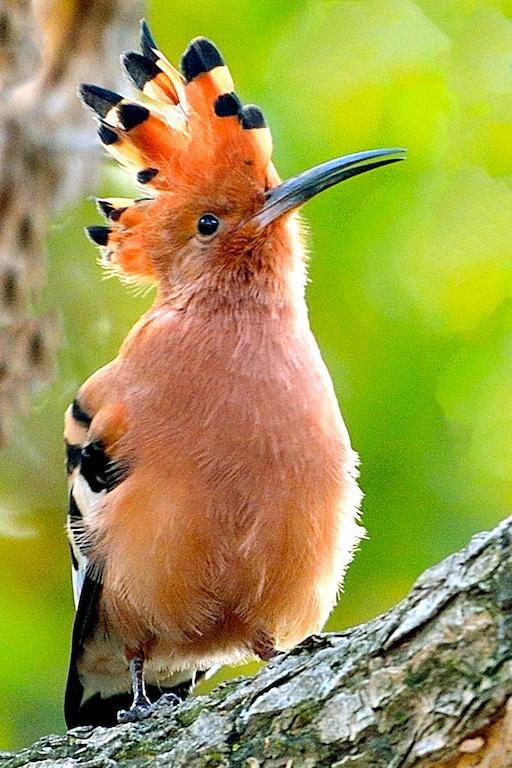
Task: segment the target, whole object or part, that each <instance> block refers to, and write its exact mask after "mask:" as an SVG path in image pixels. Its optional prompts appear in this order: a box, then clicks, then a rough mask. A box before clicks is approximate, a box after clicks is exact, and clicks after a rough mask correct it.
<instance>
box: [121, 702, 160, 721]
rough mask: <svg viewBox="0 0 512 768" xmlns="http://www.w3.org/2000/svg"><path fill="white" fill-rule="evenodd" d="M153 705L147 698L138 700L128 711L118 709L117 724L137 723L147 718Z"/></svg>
mask: <svg viewBox="0 0 512 768" xmlns="http://www.w3.org/2000/svg"><path fill="white" fill-rule="evenodd" d="M154 706H155V705H154V704H152V703H151V702H150V700H149V699H148V698H140V699H137V700H136V701H134V702H133V704H132V705H131V707H130V709H120V710H119V712H118V713H117V722H118V723H138V722H139V720H144V719H145V718H146V717H149V716H150V715H151V714H152V712H153V709H154Z"/></svg>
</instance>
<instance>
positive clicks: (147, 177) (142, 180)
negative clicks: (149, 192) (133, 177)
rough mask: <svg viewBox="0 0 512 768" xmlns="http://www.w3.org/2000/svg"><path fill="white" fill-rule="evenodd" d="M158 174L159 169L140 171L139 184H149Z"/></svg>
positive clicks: (138, 175)
mask: <svg viewBox="0 0 512 768" xmlns="http://www.w3.org/2000/svg"><path fill="white" fill-rule="evenodd" d="M157 173H158V168H144V170H143V171H139V172H138V174H137V181H138V182H139V184H149V182H150V181H152V180H153V179H154V178H155V176H156V175H157Z"/></svg>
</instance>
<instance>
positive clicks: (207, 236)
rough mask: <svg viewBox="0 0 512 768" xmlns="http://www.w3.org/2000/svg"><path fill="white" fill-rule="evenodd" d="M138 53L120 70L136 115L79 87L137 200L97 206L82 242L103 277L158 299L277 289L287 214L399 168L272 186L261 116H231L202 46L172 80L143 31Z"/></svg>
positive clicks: (368, 163)
mask: <svg viewBox="0 0 512 768" xmlns="http://www.w3.org/2000/svg"><path fill="white" fill-rule="evenodd" d="M141 48H142V54H140V53H136V52H129V53H126V54H124V56H123V59H122V60H123V64H124V67H125V69H126V71H127V73H128V75H129V77H130V78H131V80H132V81H133V82H134V83H135V85H136V86H137V87H138V88H139V89H140V90H141V91H142V93H143V95H144V96H146V97H147V100H146V102H145V103H144V105H142V104H139V103H136V102H133V101H130V100H128V99H125V98H123V97H121V96H120V95H118V94H117V93H114V92H113V91H107V90H106V89H103V88H99V87H97V86H92V85H82V86H81V88H80V94H81V97H82V99H83V100H84V101H85V103H86V104H87V105H88V106H90V107H91V108H92V109H94V111H95V112H96V115H97V117H98V118H99V121H100V127H99V136H100V139H101V141H102V143H103V145H104V147H105V148H106V149H107V150H108V151H109V152H110V153H111V154H112V155H113V156H114V157H115V158H116V159H117V160H119V161H120V162H121V163H122V164H123V165H124V166H126V167H127V168H128V169H131V170H133V171H134V173H135V175H136V179H137V182H138V183H139V184H140V185H142V186H143V187H144V189H145V196H144V197H141V198H139V199H137V200H130V199H125V198H110V199H103V200H99V201H98V206H99V208H100V210H101V212H102V213H103V214H104V215H105V216H106V218H107V220H108V226H102V227H100V226H92V227H88V229H87V231H88V234H89V236H90V237H91V239H92V240H93V241H94V242H95V243H96V244H97V245H100V246H101V248H102V255H103V261H104V263H106V264H107V265H108V266H109V267H110V268H111V269H112V270H114V271H116V272H118V273H120V274H121V275H122V276H124V277H125V278H128V279H134V280H137V281H146V282H157V283H158V285H159V289H160V292H161V294H162V295H164V296H170V297H173V296H174V297H176V296H181V297H183V296H185V297H189V296H191V295H197V294H198V293H199V294H200V293H204V292H212V291H217V293H219V292H220V293H221V294H222V293H223V292H224V293H225V294H226V295H227V294H228V293H229V292H233V291H235V292H236V291H237V289H238V290H242V288H243V287H245V288H247V287H249V289H250V288H251V286H252V288H254V289H255V290H258V291H260V292H261V290H263V288H262V286H265V285H267V286H270V285H274V284H275V285H277V284H278V283H279V284H281V285H282V283H283V280H284V281H285V282H286V272H287V271H288V272H290V273H292V272H294V270H295V272H296V271H297V269H296V267H297V264H296V263H295V262H296V261H300V247H299V237H298V229H297V222H296V220H295V219H294V217H292V216H291V214H292V213H293V212H294V211H296V210H297V209H298V208H299V207H300V206H301V205H302V204H303V203H305V202H306V201H307V200H309V199H310V198H311V197H313V196H314V195H316V194H317V193H318V192H321V191H322V190H324V189H327V188H328V187H330V186H332V185H333V184H337V183H338V182H340V181H343V180H344V179H348V178H350V177H351V176H355V175H357V174H359V173H364V172H365V171H368V170H371V169H373V168H377V167H379V166H382V165H386V164H388V163H394V162H396V161H397V160H401V159H403V157H404V152H403V150H397V149H379V150H370V151H367V152H359V153H357V154H352V155H346V156H344V157H340V158H337V159H335V160H331V161H329V162H326V163H323V164H322V165H319V166H316V167H314V168H312V169H310V170H308V171H305V172H303V173H300V174H298V175H297V176H294V177H293V178H291V179H288V180H287V181H284V182H281V180H280V179H279V176H278V174H277V172H276V170H275V167H274V165H273V163H272V160H271V155H272V138H271V135H270V131H269V129H268V127H267V125H266V122H265V119H264V117H263V114H262V112H261V110H260V109H259V108H258V107H256V106H254V105H246V106H243V105H242V103H241V101H240V99H239V98H238V96H237V95H236V93H235V90H234V85H233V80H232V78H231V75H230V72H229V70H228V68H227V67H226V65H225V64H224V61H223V59H222V57H221V54H220V53H219V51H218V50H217V48H216V47H215V46H214V45H213V43H211V42H210V41H209V40H207V39H206V38H197V39H195V40H193V41H192V42H191V43H190V45H189V46H188V48H187V50H186V51H185V53H184V54H183V57H182V60H181V73H180V72H178V71H177V70H176V69H175V68H174V67H173V66H172V65H171V64H170V63H169V62H168V60H167V59H166V58H165V56H164V55H163V54H162V53H161V52H160V51H159V49H158V46H157V45H156V43H155V41H154V39H153V37H152V36H151V33H150V32H149V29H148V27H147V24H146V23H145V22H142V24H141ZM299 271H300V270H299ZM276 281H277V282H276Z"/></svg>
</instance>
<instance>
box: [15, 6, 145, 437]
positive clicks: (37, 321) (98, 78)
mask: <svg viewBox="0 0 512 768" xmlns="http://www.w3.org/2000/svg"><path fill="white" fill-rule="evenodd" d="M141 8H142V2H141V0H130V2H122V0H67V1H66V2H62V1H61V0H4V2H3V3H0V107H1V109H0V446H1V445H2V443H4V442H5V441H6V440H7V438H8V436H9V433H10V431H11V429H12V424H13V417H14V414H15V413H16V411H19V410H20V409H21V410H23V409H25V410H26V409H27V408H26V406H27V405H28V403H29V402H30V394H31V393H32V391H33V390H34V388H37V387H38V386H40V385H41V384H44V383H45V382H47V381H48V380H50V379H51V378H53V371H54V367H55V356H56V348H57V345H58V342H59V337H60V333H59V323H58V319H57V313H56V312H55V311H54V312H47V313H46V314H42V312H41V311H40V310H38V309H37V304H38V301H39V298H40V295H41V292H42V289H43V287H44V284H45V272H46V267H45V255H46V254H45V240H46V234H47V227H48V219H49V217H50V215H51V214H53V213H55V212H56V211H59V210H62V209H63V208H64V207H65V206H70V205H72V204H73V203H74V202H76V201H77V200H78V199H80V198H82V197H83V196H84V195H85V194H86V193H87V192H90V191H91V189H92V188H93V185H94V184H95V180H96V176H97V172H98V170H99V163H100V157H101V148H100V143H99V141H97V139H96V135H95V129H94V123H93V121H92V120H87V119H85V112H84V108H83V107H82V105H81V104H80V103H79V100H78V96H77V85H78V83H79V82H80V81H83V80H85V81H86V82H96V83H98V84H105V85H108V86H110V87H116V86H117V84H118V82H119V79H120V75H119V65H118V58H119V53H120V51H122V50H125V49H126V48H127V47H130V46H129V45H128V43H131V42H132V41H133V37H134V30H135V29H136V21H137V19H138V18H140V15H141Z"/></svg>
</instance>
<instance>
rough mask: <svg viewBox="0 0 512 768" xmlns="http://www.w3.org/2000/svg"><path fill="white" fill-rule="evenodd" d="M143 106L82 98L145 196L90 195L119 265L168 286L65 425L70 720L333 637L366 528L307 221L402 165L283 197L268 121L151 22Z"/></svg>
mask: <svg viewBox="0 0 512 768" xmlns="http://www.w3.org/2000/svg"><path fill="white" fill-rule="evenodd" d="M141 47H142V54H140V53H136V52H129V53H126V54H124V56H123V64H124V67H125V69H126V72H127V73H128V75H129V77H130V78H131V80H132V81H133V83H134V84H135V85H136V86H137V87H138V88H139V89H140V91H142V94H143V95H144V97H146V99H145V102H144V104H140V103H136V102H134V101H131V100H130V99H126V98H124V97H122V96H120V95H118V94H117V93H114V92H112V91H109V90H105V89H103V88H99V87H97V86H94V85H82V86H81V89H80V92H81V97H82V99H83V101H84V102H85V103H86V104H87V105H88V106H89V107H91V108H92V109H93V110H94V112H95V113H96V115H97V118H98V121H99V137H100V140H101V142H102V144H103V146H104V147H105V149H106V150H107V151H108V152H109V153H110V154H111V155H113V156H114V157H115V158H116V159H117V160H119V162H120V163H121V164H122V165H124V166H126V168H127V169H129V170H131V171H133V172H134V173H135V174H136V179H137V181H138V183H139V184H140V185H142V186H143V187H144V189H145V190H147V192H146V194H145V196H144V197H141V198H139V199H137V200H130V199H124V198H123V199H119V198H114V199H102V200H98V207H99V209H100V211H101V213H102V214H104V216H105V217H106V219H107V226H92V227H89V228H88V234H89V237H90V238H91V239H92V240H93V241H94V243H96V244H97V245H99V246H100V248H101V253H102V258H103V262H104V263H105V265H106V266H107V269H109V270H111V271H113V272H115V273H117V274H118V275H119V276H120V277H121V278H122V279H124V280H128V281H137V282H148V283H154V284H155V285H156V297H155V300H154V303H153V305H152V307H151V308H150V309H149V310H148V311H147V312H146V313H145V314H144V315H143V317H142V318H141V319H140V320H139V322H138V323H136V325H135V326H134V327H133V328H132V330H131V331H130V333H129V334H128V336H127V338H126V339H125V341H124V343H123V344H122V346H121V349H120V351H119V355H118V356H117V357H116V359H115V360H113V361H112V362H111V363H109V364H108V365H106V366H105V367H104V368H101V369H100V370H99V371H97V372H96V373H95V374H93V375H92V376H91V378H89V379H88V381H87V382H86V383H85V384H84V385H83V386H82V388H81V389H80V391H79V392H78V394H77V396H76V399H75V400H74V402H73V403H72V405H71V406H70V407H69V409H68V411H67V413H66V418H65V439H66V446H67V469H68V475H69V488H70V493H69V515H68V534H69V539H70V543H71V556H72V561H73V582H74V594H75V601H76V607H77V610H76V618H75V623H74V630H73V638H72V650H71V661H70V669H69V677H68V684H67V690H66V700H65V714H66V720H67V723H68V725H69V726H70V727H71V726H75V725H78V724H85V723H87V724H103V725H109V724H113V723H115V722H116V720H120V721H129V720H135V719H139V718H141V717H144V716H146V715H147V714H148V713H149V712H150V711H151V707H152V704H151V699H154V698H156V697H157V696H159V695H160V694H162V693H167V694H171V695H172V694H174V695H176V696H177V697H178V698H183V697H184V696H185V695H186V693H187V692H188V690H189V689H190V688H191V686H192V685H193V684H194V681H195V679H196V676H197V675H201V674H203V673H204V670H208V669H209V668H212V667H214V666H217V665H221V664H226V663H234V662H239V661H241V660H243V659H245V658H247V657H251V656H252V657H257V658H260V659H264V660H267V659H270V658H272V657H273V656H274V655H275V654H276V653H277V652H279V651H284V650H286V649H289V648H291V647H293V646H295V645H296V644H298V643H300V642H301V641H302V640H303V639H304V638H306V637H308V636H309V635H310V634H312V633H313V632H316V631H318V630H320V629H321V628H322V626H323V624H324V623H325V621H326V619H327V616H328V615H329V612H330V611H331V609H332V607H333V605H334V604H335V601H336V596H337V591H338V589H339V587H340V585H341V582H342V579H343V575H344V572H345V569H346V567H347V565H348V563H349V562H350V560H351V558H352V555H353V552H354V548H355V547H356V545H357V543H358V541H359V539H360V537H361V535H362V533H363V529H362V528H361V526H360V525H359V524H358V517H359V504H360V491H359V488H358V485H357V482H356V475H357V471H356V464H357V456H356V454H355V453H354V451H353V450H352V448H351V446H350V441H349V437H348V434H347V431H346V428H345V426H344V423H343V420H342V417H341V414H340V411H339V408H338V404H337V401H336V397H335V394H334V390H333V386H332V383H331V380H330V378H329V375H328V372H327V370H326V368H325V365H324V363H323V361H322V358H321V356H320V352H319V350H318V347H317V345H316V342H315V340H314V338H313V335H312V333H311V330H310V328H309V324H308V318H307V311H306V304H305V300H304V285H305V258H304V248H303V233H302V229H301V226H300V222H299V221H298V218H297V216H296V215H295V214H296V211H297V209H298V208H299V207H300V206H301V205H302V204H303V203H304V202H306V201H307V200H309V199H310V198H312V197H313V195H316V194H317V193H318V192H320V191H322V190H324V189H327V188H328V187H330V186H332V185H333V184H337V183H338V182H340V181H343V180H344V179H348V178H350V177H352V176H356V175H357V174H360V173H365V172H366V171H369V170H371V169H373V168H378V167H380V166H383V165H386V164H388V163H394V162H396V161H397V160H401V159H403V157H404V151H403V150H397V149H378V150H372V151H367V152H360V153H357V154H352V155H347V156H344V157H341V158H338V159H335V160H331V161H329V162H326V163H323V164H322V165H319V166H317V167H315V168H313V169H311V170H308V171H306V172H304V173H300V174H299V175H297V176H295V177H293V178H291V179H289V180H287V181H284V182H281V181H280V179H279V177H278V175H277V172H276V170H275V168H274V165H273V164H272V161H271V152H272V142H271V136H270V131H269V129H268V127H267V125H266V123H265V120H264V117H263V115H262V113H261V111H260V110H259V108H258V107H256V106H252V105H248V106H243V105H242V103H241V101H240V99H239V97H238V96H237V95H236V93H235V91H234V86H233V81H232V79H231V75H230V72H229V70H228V68H227V67H226V66H225V64H224V61H223V59H222V57H221V54H220V53H219V51H218V50H217V48H216V47H215V46H214V45H213V43H211V42H210V41H209V40H207V39H206V38H196V39H195V40H193V41H192V42H191V43H190V44H189V46H188V48H187V49H186V51H185V53H184V54H183V57H182V59H181V71H182V74H180V72H178V70H176V69H175V68H174V67H173V66H172V65H171V64H170V63H169V61H168V60H167V59H166V57H165V56H164V55H163V54H162V53H161V52H160V50H159V49H158V46H157V44H156V43H155V41H154V39H153V37H152V35H151V33H150V31H149V29H148V26H147V24H146V23H145V22H142V23H141Z"/></svg>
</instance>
